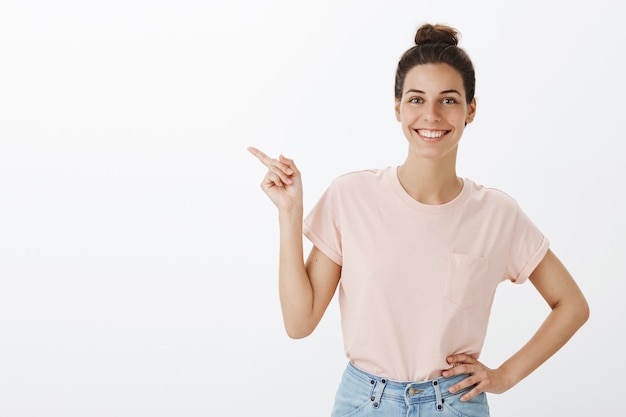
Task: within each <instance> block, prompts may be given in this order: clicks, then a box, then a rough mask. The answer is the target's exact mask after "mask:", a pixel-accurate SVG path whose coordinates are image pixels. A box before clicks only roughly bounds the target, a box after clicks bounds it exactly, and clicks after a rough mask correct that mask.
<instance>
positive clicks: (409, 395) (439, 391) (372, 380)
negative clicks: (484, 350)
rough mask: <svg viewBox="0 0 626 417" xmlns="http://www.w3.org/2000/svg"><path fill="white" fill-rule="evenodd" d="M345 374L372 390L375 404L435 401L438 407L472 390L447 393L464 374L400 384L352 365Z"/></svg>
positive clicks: (464, 376)
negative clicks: (448, 399)
mask: <svg viewBox="0 0 626 417" xmlns="http://www.w3.org/2000/svg"><path fill="white" fill-rule="evenodd" d="M346 373H347V374H348V375H350V376H351V377H353V378H357V379H358V380H360V381H362V383H364V384H367V385H369V386H372V387H373V388H374V389H373V395H372V401H373V402H375V403H380V401H381V400H388V401H399V402H403V403H406V404H418V403H427V402H433V401H435V402H437V404H438V405H441V404H443V402H444V400H445V398H447V397H450V396H452V395H462V394H463V393H465V392H466V391H469V390H471V389H472V388H473V387H471V386H470V387H467V388H465V389H463V390H461V391H458V392H455V393H454V394H452V393H450V391H448V389H449V388H450V387H451V386H452V385H454V384H456V383H458V382H459V381H461V380H463V379H465V378H467V377H468V376H469V375H466V374H462V375H457V376H454V377H451V378H444V377H441V378H437V379H431V380H428V381H421V382H400V381H393V380H389V379H386V378H383V377H380V376H377V375H373V374H370V373H369V372H366V371H364V370H362V369H360V368H357V367H356V366H355V365H354V364H352V363H349V364H348V367H347V369H346Z"/></svg>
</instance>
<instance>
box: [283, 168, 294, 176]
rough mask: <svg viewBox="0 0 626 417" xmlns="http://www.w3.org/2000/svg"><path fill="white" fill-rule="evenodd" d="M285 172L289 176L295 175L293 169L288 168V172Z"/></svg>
mask: <svg viewBox="0 0 626 417" xmlns="http://www.w3.org/2000/svg"><path fill="white" fill-rule="evenodd" d="M285 172H286V173H287V174H288V175H291V174H293V171H292V169H291V168H287V171H285Z"/></svg>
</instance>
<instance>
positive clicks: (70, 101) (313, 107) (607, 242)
mask: <svg viewBox="0 0 626 417" xmlns="http://www.w3.org/2000/svg"><path fill="white" fill-rule="evenodd" d="M574 3H575V4H574ZM619 10H620V7H619V5H618V1H609V0H595V1H586V2H569V1H553V2H549V1H530V2H529V1H526V2H518V3H516V4H512V2H497V1H493V2H485V1H483V2H480V1H471V2H470V1H457V2H454V1H447V2H439V1H432V2H427V1H416V0H410V1H409V0H405V1H388V2H382V1H364V0H359V1H357V0H343V1H340V0H333V1H328V0H318V1H315V2H298V1H286V0H281V1H279V0H275V1H254V0H242V1H233V2H226V1H208V2H207V1H199V0H198V1H191V0H179V1H176V2H174V1H170V2H167V1H147V0H145V1H141V0H123V1H122V0H110V1H106V2H105V1H78V0H76V1H68V0H59V1H54V2H49V1H0V416H2V417H18V416H37V417H41V416H81V417H84V416H93V417H95V416H151V417H157V416H159V417H160V416H188V417H191V416H251V415H256V416H261V415H262V416H324V415H329V411H330V408H331V405H332V401H333V395H334V392H335V389H336V387H337V384H338V383H339V377H340V374H341V372H342V371H343V369H344V366H345V358H344V356H343V350H342V342H341V335H340V329H339V317H338V308H337V305H336V300H334V301H333V303H332V304H331V307H330V308H329V310H328V312H327V314H326V316H325V317H324V319H323V320H322V322H321V324H320V326H319V327H318V328H317V329H316V331H315V332H314V333H313V335H312V336H310V337H309V338H307V339H304V340H299V341H293V340H290V339H289V338H287V336H286V335H285V333H284V331H283V328H282V321H281V315H280V309H279V303H278V298H277V278H276V275H277V249H278V241H277V238H278V229H277V221H276V210H275V209H274V207H273V206H272V204H271V203H270V201H269V200H268V199H267V198H266V196H265V195H264V194H263V193H262V191H261V190H260V188H259V183H260V181H261V178H262V177H263V175H264V169H263V167H262V166H261V165H260V164H259V163H258V162H257V161H256V160H255V159H254V158H253V157H252V156H251V155H250V154H248V153H247V151H246V147H247V146H249V145H254V146H257V147H259V148H261V149H262V150H264V151H265V152H267V153H269V154H271V155H277V154H278V153H281V152H282V153H284V154H286V155H288V156H290V157H293V158H294V159H295V160H296V163H297V164H298V166H299V167H300V169H301V171H302V172H303V177H304V186H305V206H306V207H305V209H306V210H309V209H310V208H311V207H312V204H313V203H314V202H315V201H316V200H317V198H318V197H319V196H320V194H321V193H322V192H323V190H324V189H325V188H326V186H327V185H328V184H329V182H330V181H331V179H332V178H334V177H335V176H337V175H339V174H341V173H344V172H347V171H351V170H355V169H363V168H372V167H383V166H387V165H392V164H399V163H401V162H402V161H403V160H404V157H405V152H406V149H405V139H404V137H403V135H402V132H401V130H400V127H399V125H398V124H397V122H396V121H395V118H394V114H393V77H394V71H395V65H396V63H397V60H398V58H399V56H400V55H401V54H402V52H404V50H406V49H407V48H408V47H410V46H411V45H412V40H413V35H414V32H415V29H416V28H417V26H418V25H419V24H422V23H424V22H434V23H446V24H450V25H452V26H455V27H457V28H458V29H459V30H460V31H461V34H462V40H461V46H462V47H464V48H465V49H466V50H467V52H468V53H469V54H470V56H471V57H472V59H473V61H474V64H475V67H476V71H477V92H476V95H477V100H478V113H477V117H476V119H475V122H474V123H473V124H472V125H470V126H469V127H468V129H467V130H466V133H465V135H464V138H463V140H462V143H461V147H460V154H459V166H458V172H459V174H460V175H462V176H466V177H470V178H472V179H474V180H475V181H477V182H479V183H482V184H485V185H488V186H492V187H498V188H501V189H503V190H505V191H506V192H507V193H509V194H511V195H512V196H513V197H515V198H516V199H517V200H518V202H519V203H520V205H521V206H522V207H523V208H524V210H525V211H526V212H527V214H528V215H529V216H530V217H531V218H532V219H533V220H534V221H535V223H536V224H537V225H538V226H539V227H540V228H541V229H542V230H543V231H544V233H545V234H546V235H547V236H548V238H549V239H550V240H551V242H552V248H553V250H554V251H555V253H557V255H558V256H559V257H560V258H561V259H562V260H563V262H564V263H565V264H566V266H567V267H568V268H569V269H570V271H571V272H572V274H573V275H574V277H575V278H576V279H577V281H578V283H579V284H580V286H581V288H582V289H583V291H584V293H585V294H586V296H587V297H588V300H589V303H590V305H591V318H590V320H589V322H588V323H587V324H586V325H585V326H584V327H583V328H582V329H581V330H580V331H579V333H577V334H576V335H575V336H574V338H573V339H572V340H571V342H570V343H569V344H568V345H566V346H565V347H564V348H563V349H562V350H561V351H559V352H558V353H557V354H556V355H555V356H554V357H553V358H552V359H551V360H550V361H549V362H547V363H546V364H545V365H544V366H543V367H541V368H540V369H539V370H537V371H536V372H535V373H533V374H532V375H531V376H529V377H528V378H527V379H525V380H524V381H522V382H521V383H520V384H518V385H517V386H516V387H514V388H513V389H512V390H510V391H509V392H507V393H505V394H503V395H492V396H490V403H491V411H492V415H493V416H507V417H514V416H529V415H532V416H557V415H608V414H614V412H613V413H612V412H611V411H610V410H612V408H613V404H614V403H613V400H614V399H615V398H616V397H617V396H618V395H620V394H621V393H622V392H623V377H624V371H626V368H625V366H624V360H623V358H622V356H623V354H624V351H625V346H624V338H623V337H621V336H620V333H622V332H623V330H624V327H625V326H624V316H625V313H626V309H625V304H626V302H625V301H624V295H623V294H624V291H625V290H626V286H625V284H624V279H623V271H624V267H625V265H624V249H625V248H626V242H625V240H624V239H625V238H624V235H625V232H626V230H624V229H625V227H624V223H623V220H622V217H623V213H624V212H625V210H626V203H625V200H626V199H625V191H624V189H625V186H624V179H625V175H624V156H623V140H624V110H625V109H626V108H625V106H624V97H625V96H626V85H625V82H624V74H625V73H626V68H625V66H624V63H623V60H622V55H623V52H624V41H625V40H626V36H625V34H624V33H625V32H624V31H623V30H622V29H621V28H622V25H623V18H622V17H623V13H621V12H620V11H619ZM307 249H308V246H307ZM547 313H548V308H547V305H546V304H545V303H544V302H543V300H541V299H540V297H539V295H538V294H537V293H536V292H535V291H534V290H533V287H532V285H522V286H515V285H512V284H507V283H505V284H503V285H501V287H500V289H499V290H498V293H497V296H496V301H495V304H494V307H493V313H492V320H491V323H490V327H489V333H488V337H487V341H486V344H485V348H484V352H483V355H482V358H481V359H482V360H483V361H484V362H485V363H486V364H487V365H489V366H493V367H496V366H498V365H499V364H500V363H501V362H502V361H503V360H505V359H506V358H507V357H508V356H509V355H511V354H512V353H513V352H514V351H515V350H517V349H518V348H519V347H520V346H521V345H522V344H523V343H524V342H525V341H526V340H527V339H528V338H529V337H530V336H531V334H532V333H533V332H534V330H535V329H536V328H537V327H538V326H539V324H540V323H541V321H542V320H543V318H544V317H545V316H546V315H547Z"/></svg>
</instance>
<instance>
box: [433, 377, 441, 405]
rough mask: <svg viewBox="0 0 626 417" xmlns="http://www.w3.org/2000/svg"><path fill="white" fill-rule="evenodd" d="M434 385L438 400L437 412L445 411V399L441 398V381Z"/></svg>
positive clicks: (435, 381) (435, 382) (436, 381)
mask: <svg viewBox="0 0 626 417" xmlns="http://www.w3.org/2000/svg"><path fill="white" fill-rule="evenodd" d="M432 384H433V388H434V390H435V398H436V399H437V411H443V398H442V397H441V390H440V389H439V381H438V380H437V379H435V380H434V381H433V382H432Z"/></svg>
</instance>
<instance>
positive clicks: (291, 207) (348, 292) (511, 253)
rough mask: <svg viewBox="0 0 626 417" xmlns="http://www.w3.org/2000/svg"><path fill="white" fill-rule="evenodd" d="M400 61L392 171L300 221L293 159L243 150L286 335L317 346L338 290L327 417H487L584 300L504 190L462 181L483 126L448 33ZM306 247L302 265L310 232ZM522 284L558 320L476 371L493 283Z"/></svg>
mask: <svg viewBox="0 0 626 417" xmlns="http://www.w3.org/2000/svg"><path fill="white" fill-rule="evenodd" d="M415 44H416V45H415V46H414V47H412V48H410V49H409V50H407V51H406V52H405V53H404V55H403V56H402V57H401V59H400V61H399V63H398V67H397V72H396V80H395V112H396V118H397V119H398V121H399V122H400V124H401V126H402V131H403V133H404V136H405V137H406V140H407V141H408V154H407V157H406V159H405V160H404V162H403V163H402V164H401V165H399V166H397V167H387V168H384V169H378V170H364V171H359V172H351V173H348V174H345V175H342V176H340V177H338V178H336V179H335V180H334V181H333V182H332V184H331V185H330V187H329V188H328V189H327V190H326V192H325V193H324V195H323V196H322V197H321V199H320V200H319V201H318V202H317V204H316V205H315V207H314V208H313V209H312V211H311V212H310V213H309V214H308V215H307V217H306V218H305V219H304V221H303V204H302V182H301V175H300V172H299V171H298V168H297V167H296V165H295V164H294V161H292V160H291V159H288V158H286V157H284V156H282V155H281V156H280V157H279V158H278V159H273V158H271V157H269V156H267V155H266V154H264V153H263V152H261V151H260V150H258V149H256V148H249V150H250V152H251V153H252V154H254V155H255V156H256V157H257V158H258V159H259V160H260V161H261V162H262V163H263V164H264V165H265V166H267V168H268V171H267V174H266V175H265V178H264V179H263V181H262V183H261V188H262V189H263V191H264V192H265V193H266V194H267V195H268V196H269V198H270V199H271V200H272V202H273V203H274V204H275V205H276V207H277V208H278V213H279V226H280V258H279V259H280V260H279V262H280V265H279V288H280V301H281V306H282V311H283V318H284V323H285V328H286V330H287V333H288V334H289V336H291V337H294V338H301V337H305V336H307V335H309V334H310V333H311V332H312V331H313V329H314V328H315V327H316V326H317V324H318V323H319V321H320V319H321V317H322V315H323V314H324V311H325V310H326V308H327V306H328V304H329V302H330V300H331V299H332V297H333V294H334V293H335V290H336V289H337V287H338V286H339V302H340V306H341V320H342V331H343V338H344V346H345V352H346V356H347V358H348V360H349V362H348V366H347V369H346V370H345V372H344V375H343V378H342V381H341V384H340V386H339V389H338V391H337V396H336V400H335V406H334V409H333V412H332V415H333V416H335V417H342V416H370V415H371V416H380V417H383V416H385V417H386V416H409V415H415V416H417V415H419V416H431V415H432V416H447V415H449V416H488V415H489V409H488V405H487V400H486V396H485V393H486V392H490V393H502V392H504V391H506V390H508V389H509V388H511V387H513V386H514V385H515V384H517V383H518V382H519V381H521V380H522V379H523V378H525V377H526V376H527V375H529V374H530V373H531V372H533V371H534V370H535V369H536V368H537V367H538V366H540V365H541V364H542V363H543V362H544V361H546V360H547V359H548V358H549V357H550V356H552V355H553V354H554V353H555V352H556V351H557V350H558V349H560V348H561V347H562V346H563V345H564V344H565V343H566V342H567V340H568V339H569V338H570V337H571V336H572V335H573V334H574V333H575V332H576V331H577V330H578V329H579V327H580V326H582V324H583V323H584V322H585V321H586V320H587V317H588V314H589V309H588V306H587V303H586V300H585V298H584V296H583V294H582V293H581V291H580V290H579V288H578V286H577V285H576V283H575V281H574V280H573V279H572V277H571V275H570V274H569V273H568V271H567V269H566V268H565V267H564V266H563V265H562V264H561V262H560V261H559V259H558V258H557V257H556V255H555V254H554V253H553V252H552V251H551V249H550V247H549V243H548V240H547V239H546V238H545V237H544V236H543V234H542V233H541V232H540V231H539V230H538V229H537V227H536V226H535V225H534V224H533V223H532V222H531V221H530V220H529V218H528V217H527V216H526V215H525V214H524V212H523V211H522V210H521V209H520V208H519V207H518V205H517V204H516V202H515V200H513V199H512V198H511V197H509V196H508V195H506V194H505V193H503V192H501V191H498V190H495V189H491V188H486V187H483V186H481V185H478V184H476V183H474V182H473V181H471V180H469V179H465V178H461V177H459V176H457V173H456V156H457V149H458V144H459V141H460V140H461V136H462V135H463V130H464V129H465V126H466V125H467V124H468V123H471V122H472V120H473V119H474V117H475V115H476V99H475V98H474V86H475V77H474V68H473V65H472V62H471V60H470V59H469V57H468V56H467V54H466V53H465V51H464V50H463V49H461V48H459V47H458V33H457V31H456V30H455V29H453V28H451V27H448V26H444V25H430V24H425V25H423V26H421V27H420V28H418V30H417V33H416V35H415ZM303 234H304V235H305V236H306V237H307V238H308V239H309V240H310V241H311V242H312V243H313V247H312V249H311V252H310V254H309V256H308V258H307V260H306V262H305V260H304V258H303V244H302V235H303ZM506 279H508V280H510V281H513V282H516V283H522V282H524V281H526V280H527V279H528V280H530V282H531V283H532V284H533V285H534V286H535V288H536V289H537V291H539V293H540V294H541V295H542V297H543V298H544V299H545V300H546V302H547V303H548V305H549V306H550V308H551V312H550V314H549V315H548V317H547V318H546V320H545V322H544V323H543V325H542V326H541V327H540V328H539V329H538V330H537V332H536V333H535V335H534V336H533V337H532V338H531V340H530V341H529V342H528V343H527V344H526V345H525V346H523V347H521V349H520V350H519V351H517V352H516V353H514V354H513V355H512V356H511V357H510V358H509V359H508V360H506V361H505V362H504V363H503V364H501V365H500V366H499V367H497V368H488V367H487V366H485V365H484V364H483V363H481V362H480V361H479V360H478V357H479V355H480V352H481V349H482V345H483V342H484V338H485V333H486V329H487V322H488V318H489V313H490V309H491V305H492V300H493V296H494V293H495V290H496V287H497V285H498V284H499V283H500V282H502V281H504V280H506Z"/></svg>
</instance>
